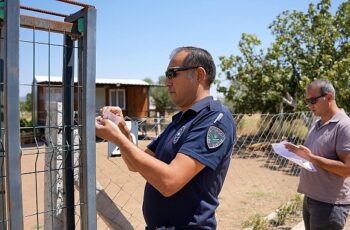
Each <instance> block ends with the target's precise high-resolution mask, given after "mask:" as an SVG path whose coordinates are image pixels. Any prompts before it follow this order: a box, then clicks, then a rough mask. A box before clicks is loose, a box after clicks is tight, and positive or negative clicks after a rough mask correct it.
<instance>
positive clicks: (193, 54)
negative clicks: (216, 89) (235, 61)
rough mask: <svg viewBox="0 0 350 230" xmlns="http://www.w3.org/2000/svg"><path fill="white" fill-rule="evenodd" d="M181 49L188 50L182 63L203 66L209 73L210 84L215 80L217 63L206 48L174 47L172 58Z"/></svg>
mask: <svg viewBox="0 0 350 230" xmlns="http://www.w3.org/2000/svg"><path fill="white" fill-rule="evenodd" d="M181 51H185V52H188V55H187V57H186V58H185V60H184V61H183V63H182V65H183V66H201V67H203V68H204V70H205V72H206V73H207V80H208V85H209V86H210V85H211V83H213V82H214V80H215V75H216V67H215V63H214V60H213V57H212V56H211V55H210V53H209V52H208V51H207V50H205V49H202V48H197V47H193V46H185V47H178V48H176V49H174V50H173V52H172V53H171V54H170V59H172V58H173V57H174V56H176V55H177V54H178V53H180V52H181Z"/></svg>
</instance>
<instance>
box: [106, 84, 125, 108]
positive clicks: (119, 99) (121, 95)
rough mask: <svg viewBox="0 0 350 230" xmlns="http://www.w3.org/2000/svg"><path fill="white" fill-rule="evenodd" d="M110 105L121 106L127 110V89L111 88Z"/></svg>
mask: <svg viewBox="0 0 350 230" xmlns="http://www.w3.org/2000/svg"><path fill="white" fill-rule="evenodd" d="M109 105H111V106H119V107H120V108H121V109H122V110H125V109H126V108H125V89H110V90H109Z"/></svg>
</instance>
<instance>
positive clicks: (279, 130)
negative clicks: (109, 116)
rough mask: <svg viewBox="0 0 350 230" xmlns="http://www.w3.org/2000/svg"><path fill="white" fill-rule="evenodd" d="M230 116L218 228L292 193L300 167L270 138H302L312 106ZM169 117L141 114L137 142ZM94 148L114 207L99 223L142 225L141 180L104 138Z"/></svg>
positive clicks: (262, 211)
mask: <svg viewBox="0 0 350 230" xmlns="http://www.w3.org/2000/svg"><path fill="white" fill-rule="evenodd" d="M233 118H234V120H235V122H236V125H237V139H236V142H235V145H234V152H233V155H232V161H231V165H230V168H229V171H228V174H227V177H226V180H225V183H224V187H223V190H222V192H221V193H220V196H219V200H220V206H219V208H218V210H217V221H218V229H242V223H243V222H244V221H246V220H248V219H250V218H252V216H255V215H262V216H267V215H268V214H270V213H271V212H273V211H275V210H276V209H277V208H279V207H280V206H281V205H283V204H285V203H286V202H288V201H289V200H290V199H292V198H293V196H294V195H295V194H296V189H297V184H298V176H299V173H300V167H299V166H298V165H296V164H294V163H293V162H290V161H288V160H286V159H285V158H282V157H280V156H279V155H277V154H276V153H274V152H273V150H272V147H271V144H272V143H276V142H280V141H282V140H288V141H290V142H293V143H295V144H302V143H303V141H304V139H305V137H306V135H307V132H308V129H309V127H310V126H311V124H312V123H313V122H314V121H315V119H316V118H315V117H314V116H313V115H312V113H310V112H297V113H284V114H233ZM170 121H171V117H166V118H164V117H162V118H159V117H158V118H157V117H154V118H152V117H148V118H144V119H139V120H138V138H139V139H138V140H139V142H138V143H139V147H140V148H141V149H145V148H146V147H147V145H148V144H149V143H150V142H151V141H152V140H153V139H155V138H156V137H157V136H158V135H159V134H160V133H161V132H162V130H164V128H165V127H166V126H167V124H169V123H170ZM96 150H97V152H96V158H97V170H96V172H97V180H98V182H99V183H100V185H101V188H103V191H104V192H105V194H104V195H106V196H108V197H109V198H108V199H110V201H111V203H112V202H113V204H112V206H109V208H110V209H112V210H111V212H112V213H115V214H114V215H111V216H113V220H112V221H111V220H108V221H107V220H106V218H103V216H102V215H100V217H99V221H98V224H99V225H98V227H99V229H144V224H145V223H144V220H143V217H142V212H141V207H142V199H143V189H144V185H145V181H144V180H143V179H142V177H141V176H140V175H138V174H137V173H132V172H129V171H128V170H127V168H126V166H125V164H124V163H123V161H122V159H121V158H119V157H114V158H108V154H107V151H108V150H107V142H103V141H102V142H98V143H97V148H96ZM98 206H99V205H98ZM107 206H108V205H106V207H107Z"/></svg>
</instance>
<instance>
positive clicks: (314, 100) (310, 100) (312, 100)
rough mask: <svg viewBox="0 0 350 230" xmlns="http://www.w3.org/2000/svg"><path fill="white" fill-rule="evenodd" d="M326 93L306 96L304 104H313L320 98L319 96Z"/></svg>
mask: <svg viewBox="0 0 350 230" xmlns="http://www.w3.org/2000/svg"><path fill="white" fill-rule="evenodd" d="M326 95H327V94H322V95H320V96H318V97H310V98H306V99H305V102H306V104H311V105H314V104H316V103H317V99H319V98H321V97H324V96H326Z"/></svg>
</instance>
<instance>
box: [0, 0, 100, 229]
mask: <svg viewBox="0 0 350 230" xmlns="http://www.w3.org/2000/svg"><path fill="white" fill-rule="evenodd" d="M70 3H72V4H78V3H77V2H70ZM79 5H80V6H81V10H79V11H77V12H76V13H74V14H70V15H69V16H68V15H64V14H55V13H54V12H49V11H41V10H37V9H33V8H30V7H21V8H22V9H25V10H32V11H37V12H39V13H44V14H51V16H52V15H54V16H56V17H65V18H64V20H65V21H62V20H60V21H59V20H56V19H55V20H52V19H51V18H50V19H48V18H44V17H33V16H28V15H25V14H22V11H21V12H20V5H19V1H4V2H0V19H1V20H3V22H4V23H1V26H2V27H1V49H0V54H1V75H0V77H1V79H0V82H1V84H0V107H1V123H0V124H1V127H0V128H1V133H0V135H1V143H0V146H1V148H0V166H1V167H0V170H1V175H0V190H1V193H0V209H1V210H0V228H1V229H6V228H7V227H9V228H10V229H22V228H23V227H24V229H39V228H45V229H63V228H64V229H75V228H76V227H78V228H83V229H96V204H95V202H96V196H95V193H96V185H95V144H94V143H92V142H91V140H92V139H93V140H94V139H95V129H94V125H93V124H94V116H90V115H89V114H94V111H95V108H94V107H95V100H94V97H89V96H88V93H87V92H89V93H94V89H95V86H94V85H95V55H96V53H95V50H96V47H95V39H96V36H95V31H96V10H95V8H94V7H92V6H88V5H84V4H79ZM20 13H21V14H20ZM57 69H59V71H57ZM52 72H55V73H59V78H60V80H59V81H55V77H54V76H53V74H52ZM39 75H42V76H39ZM43 79H44V80H43ZM75 79H76V80H75ZM5 182H6V183H5Z"/></svg>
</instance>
